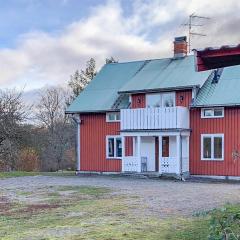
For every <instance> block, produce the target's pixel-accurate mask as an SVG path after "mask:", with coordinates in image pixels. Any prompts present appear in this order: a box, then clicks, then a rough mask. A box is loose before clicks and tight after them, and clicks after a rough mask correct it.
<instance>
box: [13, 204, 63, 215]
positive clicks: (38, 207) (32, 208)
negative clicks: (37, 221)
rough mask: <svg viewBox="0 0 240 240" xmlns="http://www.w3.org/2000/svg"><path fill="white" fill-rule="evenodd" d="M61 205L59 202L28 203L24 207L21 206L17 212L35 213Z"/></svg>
mask: <svg viewBox="0 0 240 240" xmlns="http://www.w3.org/2000/svg"><path fill="white" fill-rule="evenodd" d="M59 207H61V206H60V205H59V204H30V205H27V206H26V207H24V208H21V209H19V210H18V211H17V213H19V214H21V213H23V214H24V213H26V214H37V213H40V212H43V211H46V210H51V209H55V208H59Z"/></svg>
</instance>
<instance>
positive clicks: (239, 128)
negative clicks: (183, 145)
mask: <svg viewBox="0 0 240 240" xmlns="http://www.w3.org/2000/svg"><path fill="white" fill-rule="evenodd" d="M224 115H225V116H224V118H208V119H201V110H200V109H192V110H191V114H190V116H191V118H190V126H191V129H192V132H191V136H190V173H191V174H200V175H222V176H240V158H238V159H237V160H234V159H233V158H232V152H233V151H234V150H237V151H238V152H240V109H239V108H225V112H224ZM205 133H207V134H208V133H212V134H214V133H215V134H217V133H223V134H224V161H206V160H204V161H202V160H201V134H205Z"/></svg>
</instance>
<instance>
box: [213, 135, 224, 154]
mask: <svg viewBox="0 0 240 240" xmlns="http://www.w3.org/2000/svg"><path fill="white" fill-rule="evenodd" d="M222 144H223V143H222V137H214V158H222V148H223V146H222Z"/></svg>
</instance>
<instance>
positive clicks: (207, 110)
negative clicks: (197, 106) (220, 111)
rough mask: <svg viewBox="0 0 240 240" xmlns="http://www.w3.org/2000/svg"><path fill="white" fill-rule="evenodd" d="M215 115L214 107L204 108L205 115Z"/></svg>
mask: <svg viewBox="0 0 240 240" xmlns="http://www.w3.org/2000/svg"><path fill="white" fill-rule="evenodd" d="M211 116H213V110H212V109H204V117H211Z"/></svg>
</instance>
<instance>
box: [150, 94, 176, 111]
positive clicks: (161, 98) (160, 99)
mask: <svg viewBox="0 0 240 240" xmlns="http://www.w3.org/2000/svg"><path fill="white" fill-rule="evenodd" d="M167 94H172V95H173V107H175V106H176V92H159V93H148V94H146V107H148V102H149V97H150V96H158V97H159V101H160V103H161V104H160V106H159V107H163V96H164V95H167ZM149 108H153V107H152V106H149Z"/></svg>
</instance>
